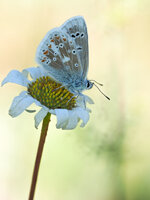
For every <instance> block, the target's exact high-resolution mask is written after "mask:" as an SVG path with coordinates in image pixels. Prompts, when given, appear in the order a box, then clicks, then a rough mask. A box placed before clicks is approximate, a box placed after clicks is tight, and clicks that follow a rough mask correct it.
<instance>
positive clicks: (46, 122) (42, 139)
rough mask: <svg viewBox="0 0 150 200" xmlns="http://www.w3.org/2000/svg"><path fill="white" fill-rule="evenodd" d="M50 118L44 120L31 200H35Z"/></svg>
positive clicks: (30, 195) (48, 116) (31, 189)
mask: <svg viewBox="0 0 150 200" xmlns="http://www.w3.org/2000/svg"><path fill="white" fill-rule="evenodd" d="M50 117H51V114H50V113H48V114H47V115H46V117H45V118H44V120H43V124H42V130H41V136H40V141H39V146H38V150H37V155H36V160H35V164H34V171H33V175H32V183H31V187H30V194H29V200H33V198H34V193H35V187H36V182H37V177H38V172H39V166H40V162H41V157H42V152H43V147H44V143H45V138H46V135H47V131H48V126H49V122H50Z"/></svg>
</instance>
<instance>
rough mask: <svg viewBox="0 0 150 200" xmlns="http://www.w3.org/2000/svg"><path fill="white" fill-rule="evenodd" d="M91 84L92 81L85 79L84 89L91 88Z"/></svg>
mask: <svg viewBox="0 0 150 200" xmlns="http://www.w3.org/2000/svg"><path fill="white" fill-rule="evenodd" d="M93 84H94V83H92V82H91V81H89V80H86V89H87V90H89V89H91V88H92V87H93Z"/></svg>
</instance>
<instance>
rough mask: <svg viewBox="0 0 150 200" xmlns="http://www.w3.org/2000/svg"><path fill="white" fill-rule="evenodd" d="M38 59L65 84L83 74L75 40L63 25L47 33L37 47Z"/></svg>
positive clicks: (56, 78) (52, 74) (50, 73)
mask: <svg viewBox="0 0 150 200" xmlns="http://www.w3.org/2000/svg"><path fill="white" fill-rule="evenodd" d="M75 18H76V17H75ZM64 27H65V25H63V28H64ZM36 61H37V62H38V63H39V64H40V65H41V66H42V67H43V68H44V69H45V70H46V71H47V72H48V73H49V75H50V76H52V77H53V78H54V79H55V80H57V81H58V82H60V83H62V84H64V85H69V84H71V83H72V82H73V81H75V80H76V79H81V77H82V76H83V67H82V63H81V59H80V55H79V52H78V49H77V47H76V43H75V40H74V38H72V37H71V36H70V35H69V34H68V33H66V31H64V30H63V29H62V27H59V28H55V29H52V30H51V31H49V32H48V33H47V35H46V36H45V37H44V39H43V40H42V41H41V43H40V45H39V47H38V48H37V53H36Z"/></svg>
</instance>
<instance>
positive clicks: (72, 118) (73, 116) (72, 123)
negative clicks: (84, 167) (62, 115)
mask: <svg viewBox="0 0 150 200" xmlns="http://www.w3.org/2000/svg"><path fill="white" fill-rule="evenodd" d="M68 112H69V120H68V123H67V125H66V126H64V127H62V129H66V130H71V129H74V128H75V127H76V126H77V124H78V122H79V118H78V115H77V113H76V111H75V110H68Z"/></svg>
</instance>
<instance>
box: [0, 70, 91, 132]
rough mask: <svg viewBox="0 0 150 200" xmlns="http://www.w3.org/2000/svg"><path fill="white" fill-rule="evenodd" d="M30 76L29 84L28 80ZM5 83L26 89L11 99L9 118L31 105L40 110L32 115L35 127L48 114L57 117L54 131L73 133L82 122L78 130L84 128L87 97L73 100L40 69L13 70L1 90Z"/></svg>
mask: <svg viewBox="0 0 150 200" xmlns="http://www.w3.org/2000/svg"><path fill="white" fill-rule="evenodd" d="M29 75H30V76H31V79H32V80H29V79H28V76H29ZM8 82H11V83H16V84H19V85H22V86H24V87H26V88H27V90H26V91H22V92H21V93H20V94H19V96H16V97H15V98H14V99H13V102H12V104H11V107H10V109H9V114H10V115H11V116H12V117H17V116H18V115H20V114H21V113H22V112H23V111H24V110H26V111H28V112H30V110H27V108H28V107H29V106H30V105H31V104H32V103H35V104H36V105H38V106H40V107H42V108H41V109H40V111H39V112H38V113H37V114H36V115H35V117H34V119H35V127H36V128H37V127H38V125H39V124H40V122H41V121H42V120H43V119H44V117H45V116H46V115H47V113H48V112H49V113H51V114H54V115H56V117H57V124H56V127H57V128H62V129H74V128H75V127H76V126H77V124H78V122H79V121H80V120H82V123H81V125H80V126H81V127H84V126H85V125H86V124H87V122H88V120H89V112H90V110H89V109H88V108H86V103H87V102H88V103H90V104H93V101H92V99H91V98H89V97H88V96H86V95H84V96H79V97H78V98H77V97H75V96H74V95H73V94H72V93H71V92H69V91H68V90H67V89H66V88H65V87H63V86H62V85H61V84H60V83H57V82H56V81H54V80H53V79H52V78H50V77H49V76H47V73H46V72H45V71H44V70H43V69H42V68H40V67H31V68H27V69H24V70H23V71H22V72H19V71H18V70H12V71H10V72H9V73H8V75H7V76H6V78H5V79H4V80H3V81H2V86H3V85H4V84H6V83H8Z"/></svg>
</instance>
